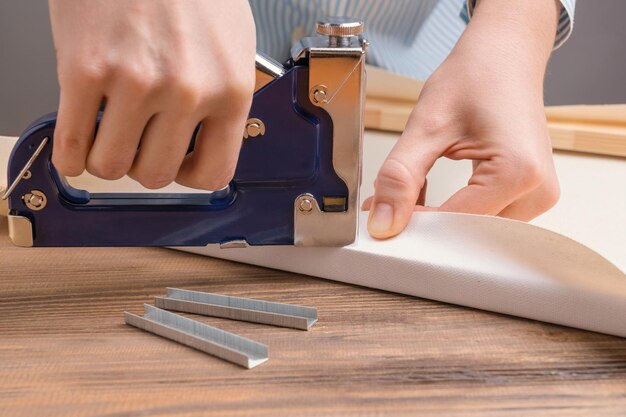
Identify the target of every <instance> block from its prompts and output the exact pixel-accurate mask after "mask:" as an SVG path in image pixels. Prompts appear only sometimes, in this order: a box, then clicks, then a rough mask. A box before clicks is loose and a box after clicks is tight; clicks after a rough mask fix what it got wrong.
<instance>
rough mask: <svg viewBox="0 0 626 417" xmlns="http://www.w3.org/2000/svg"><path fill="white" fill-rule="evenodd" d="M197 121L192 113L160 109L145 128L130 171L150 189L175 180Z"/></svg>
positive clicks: (133, 176) (130, 174) (161, 186)
mask: <svg viewBox="0 0 626 417" xmlns="http://www.w3.org/2000/svg"><path fill="white" fill-rule="evenodd" d="M197 124H198V123H197V121H196V120H195V119H193V118H192V116H191V115H188V116H186V117H180V116H177V115H176V114H173V113H160V114H158V115H156V116H154V117H153V118H152V119H151V120H150V122H149V123H148V126H147V127H146V129H145V130H144V134H143V137H142V139H141V147H140V149H139V152H138V154H137V157H136V158H135V161H134V163H133V166H132V168H131V170H130V172H129V174H128V175H129V176H130V177H131V178H133V179H135V180H136V181H138V182H139V183H140V184H141V185H143V186H144V187H146V188H150V189H156V188H163V187H165V186H167V185H169V184H170V183H172V182H173V181H174V180H175V179H176V176H177V175H178V171H179V169H180V167H181V165H182V163H183V160H184V159H185V154H186V153H187V149H188V148H189V143H190V141H191V137H192V135H193V131H194V129H195V128H196V126H197Z"/></svg>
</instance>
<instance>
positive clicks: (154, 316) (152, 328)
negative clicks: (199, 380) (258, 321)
mask: <svg viewBox="0 0 626 417" xmlns="http://www.w3.org/2000/svg"><path fill="white" fill-rule="evenodd" d="M124 321H125V322H126V324H128V325H130V326H134V327H137V328H139V329H142V330H145V331H147V332H150V333H153V334H156V335H158V336H161V337H164V338H166V339H170V340H173V341H175V342H178V343H180V344H183V345H185V346H189V347H192V348H194V349H197V350H200V351H202V352H205V353H208V354H210V355H213V356H216V357H218V358H221V359H224V360H227V361H229V362H232V363H235V364H237V365H240V366H243V367H244V368H248V369H251V368H254V367H255V366H258V365H260V364H262V363H263V362H266V361H267V360H268V358H269V354H268V347H267V346H266V345H264V344H262V343H259V342H255V341H254V340H251V339H248V338H245V337H241V336H237V335H236V334H233V333H229V332H226V331H224V330H220V329H218V328H216V327H212V326H209V325H207V324H204V323H200V322H198V321H195V320H192V319H189V318H187V317H183V316H181V315H178V314H175V313H170V312H169V311H165V310H162V309H160V308H157V307H153V306H151V305H148V304H144V316H143V317H141V316H138V315H136V314H132V313H129V312H124Z"/></svg>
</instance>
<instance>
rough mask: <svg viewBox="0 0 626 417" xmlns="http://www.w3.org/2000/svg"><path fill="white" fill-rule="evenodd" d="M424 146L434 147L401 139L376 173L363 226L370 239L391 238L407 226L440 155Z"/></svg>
mask: <svg viewBox="0 0 626 417" xmlns="http://www.w3.org/2000/svg"><path fill="white" fill-rule="evenodd" d="M427 142H429V143H436V141H421V140H416V138H415V137H408V136H405V135H403V136H402V137H401V138H400V139H399V140H398V142H397V143H396V145H395V146H394V147H393V149H392V150H391V152H390V153H389V156H387V159H386V160H385V162H384V163H383V165H382V167H381V168H380V171H378V176H377V177H376V181H375V182H374V188H375V192H374V197H373V200H372V206H371V210H370V214H369V219H368V223H367V228H368V231H369V233H370V235H372V236H373V237H375V238H378V239H386V238H389V237H392V236H395V235H397V234H398V233H400V232H402V230H404V228H405V227H406V225H407V224H408V223H409V220H410V218H411V215H412V214H413V211H414V210H415V204H416V201H417V199H418V196H419V195H420V192H421V190H422V188H423V187H424V185H425V181H426V174H427V173H428V171H430V169H431V168H432V166H433V165H434V163H435V161H436V160H437V158H438V157H439V156H440V155H441V152H439V151H437V149H429V147H428V146H426V145H425V144H426V143H427Z"/></svg>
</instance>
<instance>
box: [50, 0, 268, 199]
mask: <svg viewBox="0 0 626 417" xmlns="http://www.w3.org/2000/svg"><path fill="white" fill-rule="evenodd" d="M50 16H51V20H52V31H53V35H54V43H55V46H56V51H57V62H58V74H59V83H60V86H61V100H60V105H59V113H58V118H57V125H56V130H55V137H54V150H53V155H52V160H53V163H54V165H55V166H56V168H57V169H58V171H59V172H60V173H61V174H63V175H67V176H76V175H79V174H80V173H82V172H83V170H84V169H85V168H86V169H87V170H88V171H89V172H90V173H92V174H94V175H96V176H98V177H101V178H104V179H117V178H120V177H122V176H124V175H126V174H129V175H130V176H131V177H133V178H135V179H136V180H137V181H139V182H140V183H141V184H142V185H144V186H145V187H147V188H160V187H163V186H166V185H168V184H169V183H171V182H172V181H174V180H176V181H177V182H178V183H180V184H183V185H187V186H190V187H195V188H202V189H207V190H216V189H220V188H222V187H224V186H225V185H227V184H228V182H229V181H230V179H231V177H232V175H233V172H234V170H235V166H236V163H237V158H238V155H239V148H240V146H241V140H242V135H243V128H244V123H245V120H246V118H247V115H248V111H249V108H250V103H251V101H252V94H253V90H254V81H255V80H254V78H255V72H254V55H255V51H256V42H255V29H254V21H253V18H252V13H251V11H250V7H249V5H248V2H247V0H212V1H206V0H150V1H141V0H124V1H119V0H118V1H114V0H80V1H77V0H50ZM103 100H105V101H106V107H105V110H104V115H103V118H102V121H101V123H100V126H99V128H98V132H97V136H96V137H95V140H94V130H95V125H96V117H97V114H98V109H99V107H100V104H101V102H102V101H103ZM200 122H202V128H201V130H200V132H199V134H198V137H197V140H196V146H195V150H194V152H192V153H191V154H189V155H187V156H186V155H185V154H186V151H187V149H188V146H189V141H190V139H191V136H192V134H193V132H194V129H195V128H196V126H197V125H198V123H200Z"/></svg>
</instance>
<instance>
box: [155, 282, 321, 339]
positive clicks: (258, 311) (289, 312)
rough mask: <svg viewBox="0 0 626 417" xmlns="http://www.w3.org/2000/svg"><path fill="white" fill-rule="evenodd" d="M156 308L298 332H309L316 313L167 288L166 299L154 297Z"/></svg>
mask: <svg viewBox="0 0 626 417" xmlns="http://www.w3.org/2000/svg"><path fill="white" fill-rule="evenodd" d="M155 305H156V306H157V307H160V308H163V309H166V310H174V311H182V312H186V313H194V314H200V315H204V316H213V317H223V318H228V319H232V320H241V321H249V322H253V323H262V324H270V325H274V326H280V327H290V328H294V329H300V330H309V329H310V328H311V326H313V324H315V323H316V322H317V309H315V308H312V307H303V306H298V305H292V304H284V303H276V302H270V301H262V300H253V299H249V298H242V297H232V296H226V295H220V294H211V293H205V292H200V291H190V290H182V289H178V288H168V289H167V298H163V297H155Z"/></svg>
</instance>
